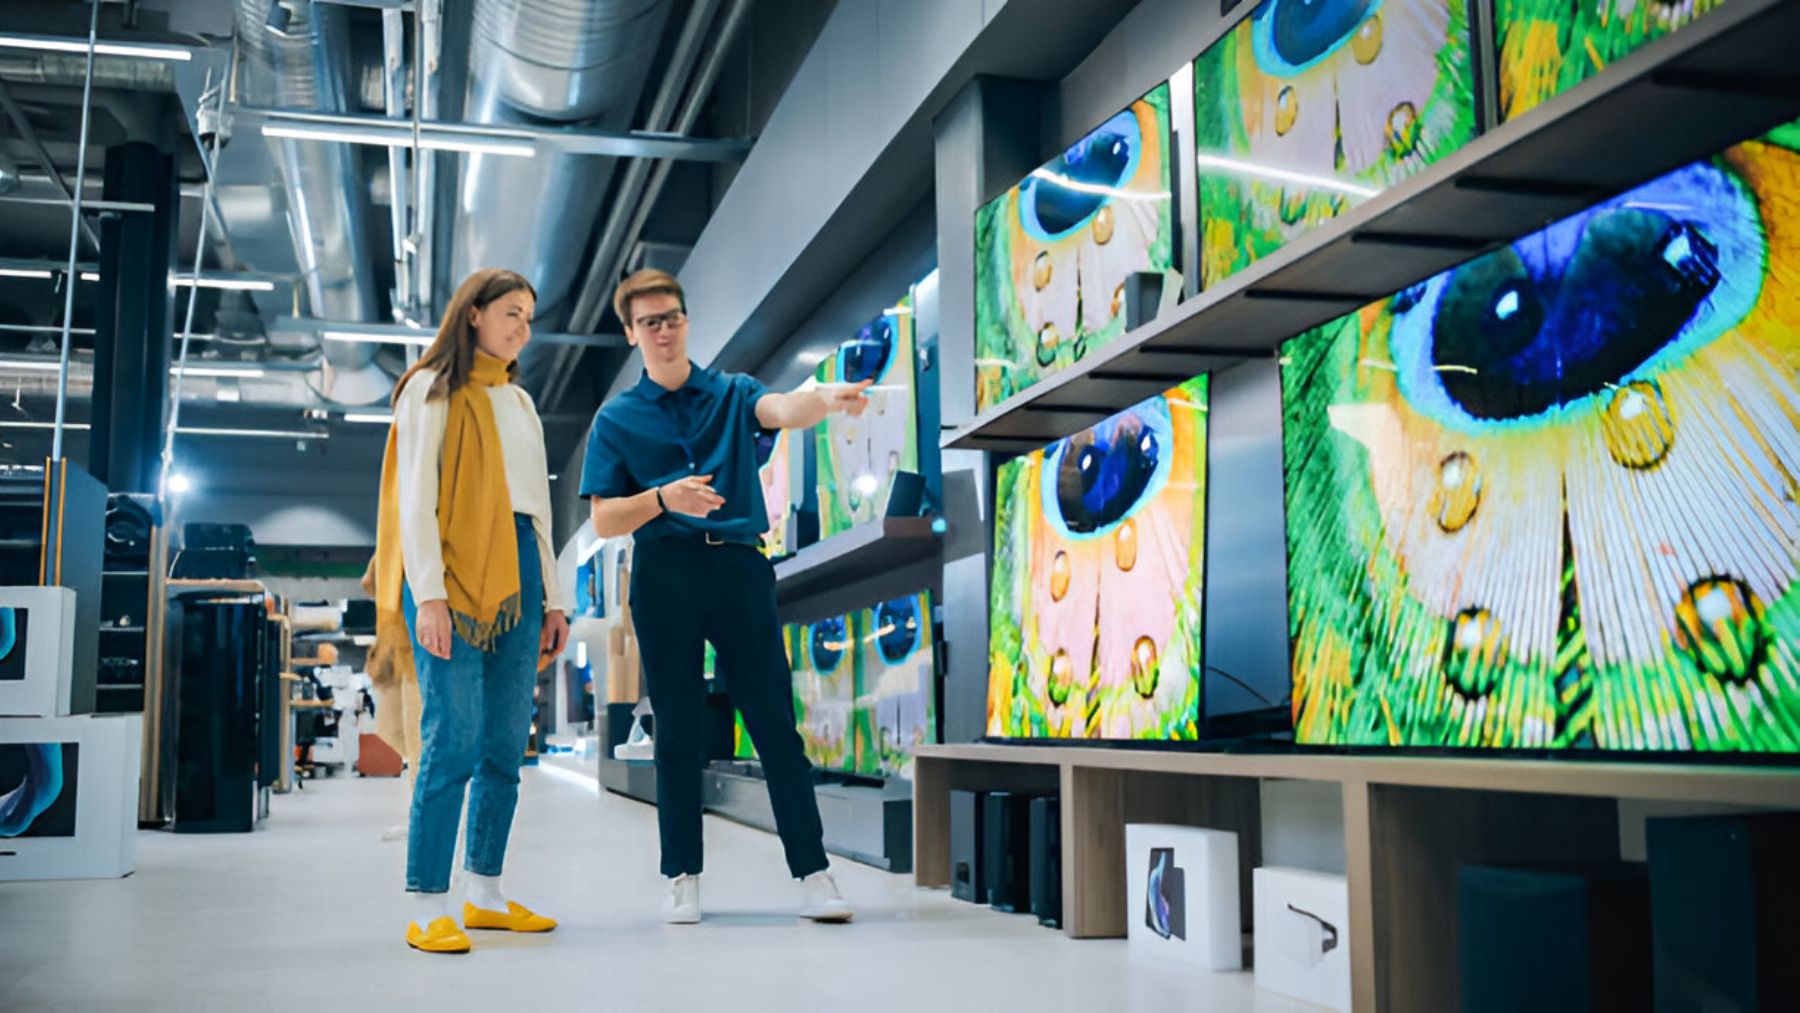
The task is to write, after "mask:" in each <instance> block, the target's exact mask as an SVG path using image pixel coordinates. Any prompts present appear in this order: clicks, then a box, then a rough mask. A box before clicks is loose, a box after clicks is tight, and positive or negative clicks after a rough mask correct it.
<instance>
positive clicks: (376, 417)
mask: <svg viewBox="0 0 1800 1013" xmlns="http://www.w3.org/2000/svg"><path fill="white" fill-rule="evenodd" d="M344 421H345V422H368V423H372V424H376V425H383V426H385V425H390V424H392V423H393V421H394V417H393V416H392V415H383V414H381V413H379V412H345V413H344Z"/></svg>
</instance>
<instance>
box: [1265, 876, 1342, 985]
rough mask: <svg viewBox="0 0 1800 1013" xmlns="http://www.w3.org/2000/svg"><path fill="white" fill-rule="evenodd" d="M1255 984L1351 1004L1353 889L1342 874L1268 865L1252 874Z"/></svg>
mask: <svg viewBox="0 0 1800 1013" xmlns="http://www.w3.org/2000/svg"><path fill="white" fill-rule="evenodd" d="M1252 882H1253V884H1254V890H1255V894H1256V897H1255V904H1256V911H1255V914H1256V944H1255V945H1256V987H1257V988H1263V989H1267V990H1269V991H1271V992H1280V993H1281V994H1282V995H1289V996H1293V997H1294V998H1296V999H1304V1000H1306V1001H1307V1002H1313V1003H1318V1004H1319V1005H1321V1006H1329V1007H1331V1008H1332V1009H1339V1010H1348V1009H1349V1008H1350V888H1349V885H1348V884H1347V883H1346V881H1345V879H1344V877H1342V876H1337V875H1332V874H1330V873H1325V872H1311V871H1308V870H1305V869H1281V868H1276V867H1273V866H1265V867H1263V868H1261V869H1257V870H1256V871H1255V873H1253V874H1252Z"/></svg>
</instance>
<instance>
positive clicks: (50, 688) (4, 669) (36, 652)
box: [0, 587, 75, 718]
mask: <svg viewBox="0 0 1800 1013" xmlns="http://www.w3.org/2000/svg"><path fill="white" fill-rule="evenodd" d="M74 674H75V592H74V591H71V590H69V589H68V588H66V587H0V716H4V717H39V718H51V717H60V716H62V715H64V714H67V713H69V687H70V685H71V683H73V681H74Z"/></svg>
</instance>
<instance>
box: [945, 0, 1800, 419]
mask: <svg viewBox="0 0 1800 1013" xmlns="http://www.w3.org/2000/svg"><path fill="white" fill-rule="evenodd" d="M1795 39H1800V2H1796V0H1733V2H1732V3H1729V4H1726V5H1724V6H1722V7H1719V8H1717V9H1715V10H1713V11H1710V12H1708V13H1707V14H1706V15H1704V16H1703V17H1701V18H1699V19H1697V20H1696V21H1695V22H1694V23H1693V24H1691V25H1689V26H1687V27H1685V28H1682V29H1681V30H1679V31H1677V32H1674V33H1673V34H1671V35H1668V36H1666V37H1664V38H1662V39H1658V40H1657V41H1655V42H1652V43H1650V44H1648V45H1646V46H1644V47H1643V48H1642V49H1639V50H1638V51H1637V52H1635V53H1632V54H1631V55H1629V56H1627V57H1625V58H1623V59H1621V60H1619V62H1617V63H1615V64H1613V65H1612V66H1610V67H1608V68H1607V69H1606V70H1605V71H1604V72H1603V73H1601V74H1598V75H1596V76H1595V77H1593V78H1590V79H1589V80H1587V81H1585V82H1583V83H1581V84H1580V85H1578V86H1576V87H1574V88H1572V89H1570V90H1569V91H1567V92H1564V93H1563V94H1561V95H1558V96H1556V97H1555V98H1552V99H1550V100H1549V101H1547V102H1545V103H1544V104H1542V105H1540V106H1538V107H1537V108H1535V109H1532V110H1530V111H1528V112H1526V113H1524V114H1523V115H1521V116H1519V117H1518V118H1517V119H1514V120H1511V121H1509V122H1506V123H1503V124H1501V125H1500V126H1498V127H1496V128H1495V129H1493V130H1490V131H1488V132H1487V133H1485V134H1483V135H1482V136H1480V137H1478V138H1476V139H1475V140H1474V141H1472V142H1471V143H1469V144H1468V145H1466V146H1465V147H1463V148H1462V149H1461V150H1459V151H1457V152H1455V153H1453V154H1451V155H1449V156H1447V157H1445V158H1444V159H1443V160H1441V161H1439V162H1437V163H1436V164H1434V165H1432V166H1430V167H1429V168H1427V169H1425V170H1424V171H1422V172H1421V173H1420V174H1419V175H1417V176H1414V177H1413V178H1411V179H1409V180H1406V181H1405V182H1402V183H1399V184H1396V185H1394V186H1393V187H1391V188H1389V189H1388V190H1386V191H1383V192H1382V193H1381V194H1379V195H1377V196H1375V197H1372V198H1370V199H1369V200H1368V201H1366V202H1365V203H1363V204H1361V205H1358V206H1357V207H1355V208H1353V209H1351V210H1350V211H1348V212H1346V213H1345V214H1343V215H1341V216H1339V217H1338V218H1337V219H1335V220H1333V221H1331V222H1329V223H1326V224H1325V225H1322V226H1320V227H1319V228H1318V229H1316V230H1314V231H1312V232H1311V233H1308V234H1307V235H1305V236H1302V237H1300V238H1299V239H1296V240H1295V241H1293V242H1291V243H1289V244H1288V245H1287V246H1285V247H1283V248H1282V249H1281V250H1279V251H1277V252H1276V253H1274V254H1271V255H1270V256H1268V257H1266V258H1264V259H1262V260H1260V261H1258V262H1257V263H1255V264H1253V265H1251V266H1250V267H1248V268H1246V269H1245V270H1243V271H1241V272H1239V273H1238V274H1236V275H1233V276H1232V277H1230V278H1227V279H1226V280H1224V281H1222V282H1220V283H1218V284H1217V285H1215V286H1213V287H1212V288H1209V289H1207V290H1205V291H1203V292H1201V293H1200V294H1199V295H1197V296H1195V297H1193V298H1191V299H1189V300H1187V302H1186V303H1184V304H1182V305H1181V306H1179V307H1177V308H1176V309H1175V310H1174V311H1172V312H1171V313H1170V314H1169V315H1167V316H1164V317H1161V318H1159V319H1157V320H1155V321H1152V322H1151V323H1148V324H1146V325H1144V326H1142V327H1139V328H1138V329H1137V330H1135V331H1132V332H1130V333H1128V334H1126V335H1124V336H1123V337H1121V338H1119V339H1118V340H1117V341H1114V342H1113V343H1112V344H1110V345H1108V346H1106V347H1105V348H1102V349H1100V350H1098V351H1097V352H1095V353H1093V354H1091V355H1090V356H1088V358H1087V359H1086V360H1085V361H1083V362H1080V363H1078V364H1076V365H1074V366H1072V367H1070V368H1069V369H1067V370H1064V371H1063V372H1060V373H1057V374H1055V375H1053V376H1051V377H1048V378H1046V379H1045V380H1043V381H1042V382H1040V383H1038V384H1036V385H1034V386H1032V387H1031V388H1029V389H1027V390H1024V391H1021V392H1020V393H1018V394H1016V395H1014V396H1012V397H1010V398H1008V399H1006V400H1005V401H1003V402H1001V403H1000V404H998V405H996V406H994V407H993V408H991V409H989V410H987V411H985V412H983V413H981V414H980V415H978V416H976V417H975V418H974V419H973V420H972V421H970V422H969V423H967V424H966V425H963V426H960V427H958V428H956V429H955V430H953V431H951V432H949V433H946V434H945V435H944V437H943V440H942V445H943V446H944V447H946V448H954V449H959V450H1001V451H1014V452H1016V451H1024V450H1029V449H1031V448H1033V447H1035V446H1038V445H1042V444H1045V443H1048V442H1051V441H1053V440H1056V439H1059V438H1061V437H1064V436H1067V435H1068V434H1069V433H1071V432H1074V431H1076V430H1078V429H1081V428H1082V427H1084V426H1089V425H1092V424H1094V423H1095V422H1098V421H1100V420H1102V419H1104V418H1106V417H1107V416H1109V415H1111V414H1113V413H1114V412H1117V411H1119V410H1121V409H1123V408H1127V407H1129V406H1131V405H1133V404H1135V403H1137V402H1138V401H1140V400H1142V399H1144V398H1146V397H1150V396H1151V395H1153V394H1156V393H1159V392H1161V391H1163V390H1165V389H1167V388H1168V387H1170V386H1171V385H1173V384H1175V383H1180V382H1182V381H1184V380H1186V379H1188V378H1189V377H1192V376H1196V375H1198V374H1200V373H1203V372H1207V371H1209V370H1213V369H1218V368H1222V367H1224V366H1227V365H1231V364H1233V363H1236V362H1239V361H1242V360H1243V359H1246V358H1256V357H1266V356H1269V355H1272V354H1273V353H1274V350H1275V349H1276V348H1278V347H1279V346H1280V344H1281V343H1282V342H1283V341H1285V340H1287V339H1288V338H1291V337H1293V336H1294V335H1297V334H1299V333H1301V332H1303V331H1305V330H1307V329H1308V328H1311V327H1316V326H1318V325H1320V324H1323V323H1326V322H1328V321H1330V320H1333V319H1335V318H1336V317H1339V316H1342V315H1344V314H1346V313H1349V312H1352V311H1354V310H1356V309H1358V308H1360V307H1362V306H1364V305H1366V304H1368V303H1370V302H1373V301H1375V300H1377V299H1381V298H1384V297H1386V296H1388V295H1391V294H1393V293H1394V292H1398V291H1400V290H1401V289H1404V288H1406V287H1407V286H1408V285H1412V284H1414V283H1416V282H1418V281H1421V280H1423V279H1425V278H1429V277H1431V276H1432V275H1434V274H1437V273H1438V272H1440V271H1443V270H1445V269H1447V268H1450V267H1453V266H1455V265H1456V264H1458V263H1461V262H1462V261H1465V260H1467V259H1469V258H1470V257H1473V256H1476V255H1478V254H1480V253H1483V252H1486V251H1488V250H1491V249H1494V248H1496V247H1498V246H1501V245H1504V244H1505V243H1508V242H1511V241H1512V240H1515V239H1517V238H1519V237H1520V236H1523V235H1527V234H1529V233H1531V232H1533V231H1536V230H1537V229H1540V228H1542V227H1544V226H1545V225H1547V224H1549V223H1551V222H1553V221H1556V220H1558V219H1560V218H1564V217H1567V216H1568V215H1571V214H1573V213H1575V212H1577V211H1580V210H1582V209H1584V208H1587V207H1590V206H1592V205H1593V204H1595V203H1597V202H1599V201H1601V200H1604V199H1606V198H1608V197H1611V196H1614V195H1616V194H1618V193H1620V192H1622V191H1624V190H1628V189H1630V188H1631V187H1633V186H1636V185H1638V184H1641V183H1643V182H1645V181H1647V180H1650V179H1653V178H1655V177H1657V176H1659V175H1662V174H1663V173H1666V172H1669V171H1671V170H1673V169H1677V168H1680V167H1681V166H1683V165H1686V164H1688V163H1690V162H1693V161H1696V160H1697V159H1701V158H1705V157H1707V156H1708V155H1711V154H1713V153H1715V152H1717V151H1719V150H1721V149H1723V148H1726V147H1728V146H1730V145H1732V144H1735V143H1737V142H1739V141H1742V140H1744V139H1746V138H1750V137H1754V136H1756V135H1757V134H1759V133H1762V132H1763V131H1766V130H1769V129H1771V128H1773V127H1776V126H1779V125H1780V124H1782V123H1784V122H1787V121H1789V120H1791V119H1793V118H1795V117H1796V116H1800V61H1797V60H1796V58H1795V56H1794V40H1795Z"/></svg>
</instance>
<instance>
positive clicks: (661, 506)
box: [656, 485, 669, 514]
mask: <svg viewBox="0 0 1800 1013" xmlns="http://www.w3.org/2000/svg"><path fill="white" fill-rule="evenodd" d="M656 509H657V511H658V512H660V513H665V514H666V513H668V512H669V504H667V503H664V502H663V498H662V486H660V485H659V486H657V487H656Z"/></svg>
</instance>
